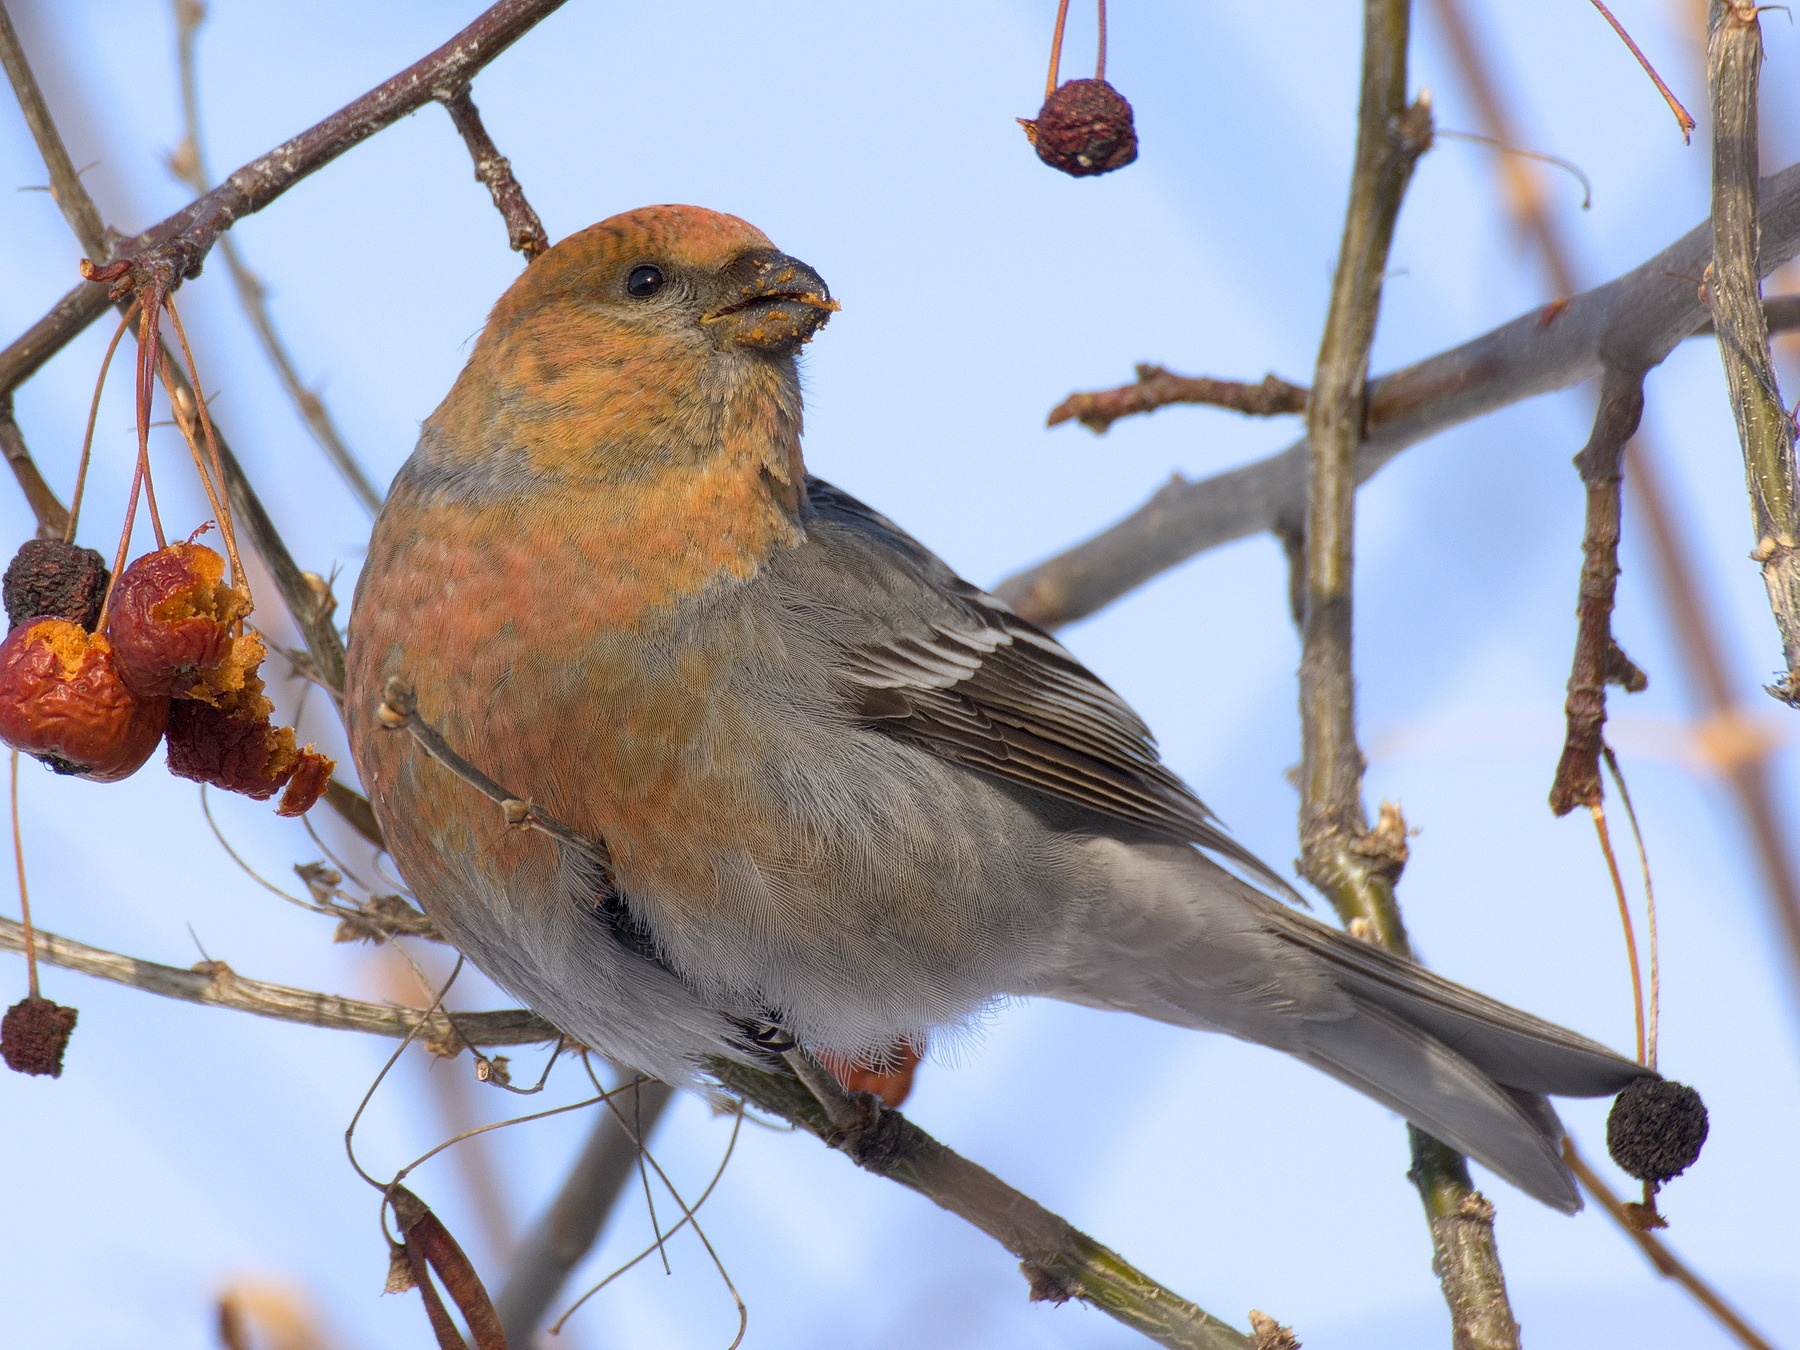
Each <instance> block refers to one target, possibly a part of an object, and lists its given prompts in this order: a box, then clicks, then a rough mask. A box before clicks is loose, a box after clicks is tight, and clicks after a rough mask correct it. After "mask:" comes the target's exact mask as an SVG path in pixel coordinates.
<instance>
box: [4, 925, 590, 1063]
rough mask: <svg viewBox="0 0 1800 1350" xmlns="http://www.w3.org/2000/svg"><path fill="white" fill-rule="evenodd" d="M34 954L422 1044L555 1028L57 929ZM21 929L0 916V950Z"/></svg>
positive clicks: (530, 1039)
mask: <svg viewBox="0 0 1800 1350" xmlns="http://www.w3.org/2000/svg"><path fill="white" fill-rule="evenodd" d="M32 931H33V935H34V937H35V939H36V942H37V957H38V960H39V961H43V962H47V963H48V964H50V965H53V966H61V967H63V968H64V969H65V970H75V971H80V972H81V973H82V974H83V975H92V976H94V977H95V978H96V979H102V980H111V981H112V982H113V983H114V984H124V985H130V986H131V987H132V988H134V989H142V990H145V991H146V992H148V993H152V994H160V995H162V996H163V997H164V998H174V999H181V1000H182V1001H184V1002H187V1003H206V1004H210V1005H212V1006H213V1007H216V1008H231V1009H234V1010H236V1011H238V1012H247V1013H255V1014H256V1015H257V1016H258V1017H270V1018H274V1019H275V1020H276V1021H279V1022H301V1023H304V1024H305V1025H307V1026H314V1027H329V1028H333V1029H335V1030H338V1031H364V1032H369V1033H370V1034H372V1035H376V1036H392V1037H395V1038H399V1037H403V1036H406V1035H408V1034H409V1033H411V1032H412V1031H413V1030H414V1029H415V1028H416V1029H417V1030H418V1033H419V1039H421V1040H423V1041H424V1042H425V1043H426V1044H428V1045H431V1046H435V1047H440V1048H444V1049H446V1050H455V1049H460V1048H461V1047H462V1046H463V1045H465V1044H467V1045H475V1046H483V1045H541V1044H547V1043H548V1042H550V1041H554V1040H556V1039H557V1037H558V1035H559V1034H560V1033H559V1032H558V1031H557V1029H556V1028H555V1027H553V1026H551V1025H550V1024H549V1023H548V1022H546V1021H545V1020H544V1019H543V1018H541V1017H539V1016H538V1015H537V1014H536V1013H534V1012H528V1011H526V1010H525V1009H523V1008H517V1009H508V1010H504V1011H500V1012H459V1013H456V1014H454V1024H453V1023H452V1018H451V1016H450V1015H447V1014H445V1013H443V1012H441V1011H439V1012H434V1013H431V1014H430V1015H429V1016H427V1015H426V1014H425V1013H424V1012H423V1011H422V1010H421V1009H418V1008H400V1007H395V1006H394V1005H393V1004H389V1003H366V1002H364V1001H362V1000H361V999H354V998H344V997H342V996H340V995H337V994H319V993H314V992H312V991H311V990H307V989H294V988H291V987H289V986H288V985H284V984H269V983H267V982H265V981H263V980H252V979H247V978H245V977H244V976H242V975H239V974H238V973H237V972H236V971H234V970H232V969H231V967H229V966H227V965H226V964H225V963H224V962H222V961H203V962H201V963H200V964H199V965H197V966H195V967H194V968H193V969H192V970H182V969H181V968H180V967H178V966H164V965H158V964H157V963H156V962H154V961H141V960H139V959H138V958H137V957H135V956H123V955H121V954H120V953H118V952H109V951H105V950H103V949H101V948H99V947H90V946H88V945H87V944H86V943H82V942H76V941H75V940H74V939H73V938H66V937H58V936H57V935H56V934H55V933H47V932H45V931H44V930H43V929H42V928H34V929H33V930H32ZM24 949H25V929H24V926H23V925H22V924H18V923H15V922H14V921H13V920H11V919H7V918H0V950H4V951H13V952H18V951H23V950H24Z"/></svg>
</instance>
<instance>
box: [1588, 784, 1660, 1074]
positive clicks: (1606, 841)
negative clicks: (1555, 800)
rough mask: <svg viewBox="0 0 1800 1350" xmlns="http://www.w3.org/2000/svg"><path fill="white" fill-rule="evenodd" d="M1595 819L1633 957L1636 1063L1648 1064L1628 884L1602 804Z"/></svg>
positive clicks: (1597, 806) (1591, 809)
mask: <svg viewBox="0 0 1800 1350" xmlns="http://www.w3.org/2000/svg"><path fill="white" fill-rule="evenodd" d="M1588 811H1589V812H1590V813H1591V814H1592V815H1593V817H1594V831H1595V833H1597V834H1598V835H1599V836H1600V851H1601V852H1602V853H1603V854H1605V855H1606V870H1607V871H1608V872H1609V873H1611V875H1612V884H1613V894H1614V895H1616V896H1618V898H1619V923H1620V925H1621V926H1622V927H1623V928H1624V929H1625V952H1626V955H1627V956H1629V957H1630V958H1631V1002H1632V1011H1633V1012H1634V1013H1635V1014H1636V1016H1637V1061H1638V1063H1639V1064H1648V1063H1649V1059H1648V1052H1647V1050H1646V1048H1645V1040H1644V980H1643V976H1642V975H1641V974H1640V973H1639V970H1638V946H1637V933H1636V931H1635V930H1634V929H1633V928H1632V926H1631V906H1630V905H1628V904H1627V903H1626V902H1625V881H1624V879H1623V878H1622V877H1621V876H1620V875H1619V860H1618V859H1617V858H1615V857H1614V856H1613V846H1612V836H1611V835H1610V834H1609V833H1608V832H1607V828H1606V808H1605V807H1604V806H1602V805H1601V804H1600V803H1599V802H1595V803H1593V804H1592V805H1591V806H1589V807H1588Z"/></svg>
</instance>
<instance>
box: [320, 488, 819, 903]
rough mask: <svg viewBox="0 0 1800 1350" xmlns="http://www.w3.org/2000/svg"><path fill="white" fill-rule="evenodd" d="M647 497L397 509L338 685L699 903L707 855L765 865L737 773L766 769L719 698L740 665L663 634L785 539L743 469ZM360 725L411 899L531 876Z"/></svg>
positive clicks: (738, 715) (782, 524)
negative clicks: (410, 721) (365, 696)
mask: <svg viewBox="0 0 1800 1350" xmlns="http://www.w3.org/2000/svg"><path fill="white" fill-rule="evenodd" d="M659 479H660V481H657V482H655V484H654V488H655V490H654V491H650V492H637V493H632V494H628V495H621V494H611V495H607V494H586V493H584V494H581V495H579V496H577V495H574V494H567V493H565V494H560V495H555V496H542V497H536V498H534V499H532V500H529V501H526V502H520V503H514V504H509V505H507V506H505V507H488V508H484V509H480V510H470V509H469V508H468V507H467V506H466V505H463V504H460V503H456V502H454V501H444V500H436V501H426V502H417V501H410V500H407V499H406V498H405V497H397V498H396V499H395V500H394V501H393V502H392V503H390V505H389V507H388V509H387V512H386V513H385V514H384V515H383V518H382V527H381V528H380V529H379V530H378V532H377V535H376V538H375V540H374V541H373V543H372V546H371V552H370V557H369V562H368V566H367V570H366V573H365V576H366V580H365V583H364V588H363V594H362V595H361V596H360V597H359V606H358V620H359V624H362V625H363V626H360V627H359V628H358V631H357V632H356V633H355V634H354V639H353V644H352V645H353V661H354V662H355V664H356V665H358V666H363V665H364V663H369V664H370V665H371V666H373V667H375V669H373V670H370V672H369V673H368V674H366V675H364V674H361V673H360V672H358V673H353V676H352V679H351V682H350V684H351V688H352V689H363V690H379V689H380V688H381V687H382V685H383V683H384V682H385V680H386V679H387V678H389V677H391V676H399V677H401V678H403V679H405V680H406V681H407V682H408V683H410V684H411V685H412V686H413V687H414V689H415V690H416V691H417V693H418V699H419V710H420V713H421V714H422V715H423V716H424V717H425V718H426V719H427V720H429V721H430V722H432V723H433V725H435V726H436V727H437V728H438V729H439V730H440V731H441V732H443V734H444V735H445V736H446V737H447V738H448V739H449V740H450V743H451V744H452V745H453V746H454V747H455V748H456V749H457V750H458V751H459V752H460V753H462V754H463V755H464V756H466V757H467V758H468V759H469V760H471V761H472V762H473V763H475V764H476V765H477V766H478V767H480V768H481V769H483V770H484V771H486V772H487V773H488V774H490V775H491V776H492V777H494V778H495V779H497V780H498V781H499V782H500V783H502V784H503V785H504V786H505V787H507V788H508V789H509V790H510V791H512V792H514V793H517V794H520V795H521V796H527V797H529V798H531V799H532V800H534V801H536V802H537V803H538V804H540V805H542V806H543V807H544V808H545V809H546V810H548V811H550V812H551V813H552V814H553V815H555V816H556V817H557V818H559V819H561V820H563V821H564V822H566V823H567V824H569V825H572V826H574V827H575V828H577V829H580V830H583V831H587V832H592V833H596V834H599V835H601V836H602V837H604V838H605V839H606V840H607V843H608V845H609V847H610V848H611V849H612V850H613V853H614V855H615V858H616V859H617V861H618V863H619V865H620V867H621V869H622V870H627V871H631V870H635V871H640V872H646V873H653V874H655V876H656V879H657V881H658V883H659V886H666V887H669V888H672V889H676V890H679V891H684V892H687V893H690V894H704V893H706V892H708V891H710V889H711V886H712V877H711V863H710V858H711V856H712V855H713V852H714V850H715V849H716V848H718V847H719V846H720V845H721V844H724V845H725V846H730V845H731V844H733V843H735V844H738V845H740V846H741V845H749V846H751V847H753V848H755V847H756V841H754V840H751V839H747V838H745V837H744V835H745V833H746V830H747V829H748V830H749V832H751V833H756V832H758V827H757V826H756V824H755V822H757V821H759V820H760V819H762V818H764V816H765V815H766V810H765V809H764V808H763V806H762V805H761V804H759V803H752V802H745V801H739V800H736V798H737V796H740V795H741V794H742V793H743V792H744V790H745V786H744V785H745V784H746V783H754V782H756V781H758V780H759V778H760V775H759V774H757V773H755V772H746V771H745V767H744V762H745V760H746V759H749V760H754V759H755V758H756V757H757V756H758V755H759V754H764V753H767V750H766V747H760V746H759V743H758V729H757V727H756V725H755V724H754V721H753V720H752V719H751V718H750V717H749V716H748V715H747V710H745V709H744V708H743V707H742V706H741V705H740V704H739V703H738V701H737V699H736V696H735V694H734V693H733V692H732V687H733V681H732V679H731V678H730V676H731V673H732V669H733V668H734V667H735V666H736V665H737V664H738V663H739V662H741V660H742V659H743V656H744V653H741V652H738V651H735V650H733V649H732V647H731V641H730V639H729V636H728V635H727V634H723V633H718V634H707V635H701V634H688V635H685V636H683V637H681V638H679V639H677V638H676V637H675V636H674V635H673V634H672V633H671V632H670V631H669V626H668V620H669V618H670V616H671V613H672V611H673V608H674V607H675V606H676V605H678V604H679V602H680V601H681V600H682V599H685V598H687V597H688V596H691V595H694V594H696V593H697V592H699V591H700V590H702V589H704V588H705V587H706V586H708V585H715V584H727V585H728V584H732V582H733V581H735V580H741V579H743V578H745V577H748V576H749V575H751V574H752V573H754V571H755V570H756V568H757V567H758V566H759V565H760V563H761V561H762V560H763V559H764V558H766V557H767V556H768V555H769V553H770V551H771V550H772V549H773V548H776V547H781V546H783V545H785V544H786V543H788V542H791V540H792V539H793V538H794V537H796V527H795V526H794V525H793V523H792V522H791V520H790V519H789V518H788V517H787V516H786V514H785V512H783V511H781V510H780V509H779V508H778V507H777V506H776V505H775V504H774V503H773V502H771V501H770V498H769V492H768V489H767V487H766V486H765V485H764V484H763V483H762V482H761V481H760V480H759V477H758V476H757V475H753V474H749V473H746V472H745V471H744V469H743V468H742V467H741V466H740V467H739V468H738V469H737V470H736V471H732V470H730V469H729V468H728V466H727V465H726V464H725V463H723V462H720V463H718V464H716V465H715V466H710V467H709V468H707V469H706V470H703V471H700V472H695V471H692V470H689V471H686V472H682V473H679V474H669V475H663V476H659ZM365 620H366V624H365V623H364V621H365ZM368 713H369V710H362V709H358V710H356V712H355V715H354V716H353V718H352V721H353V723H356V724H360V725H361V727H362V728H363V730H362V734H361V736H360V737H359V739H360V740H362V741H363V742H365V745H364V746H359V747H358V761H359V763H361V764H363V765H364V766H365V769H367V770H369V771H371V772H370V774H369V776H371V777H373V778H375V779H376V781H374V782H370V783H368V784H367V786H368V788H369V790H370V793H371V796H372V797H374V798H375V800H376V802H377V806H378V808H379V809H380V811H381V814H382V816H383V818H384V820H397V821H404V822H406V823H405V824H402V825H401V826H400V827H399V828H400V833H401V835H402V836H404V837H405V838H403V839H395V840H394V841H393V842H394V843H395V844H396V846H397V847H396V856H397V857H398V859H399V861H400V864H401V867H402V868H403V870H404V871H405V872H406V874H407V875H408V876H409V877H414V876H415V875H421V874H425V873H429V872H431V871H435V870H436V868H437V866H438V865H439V860H440V858H441V855H442V854H443V853H444V852H446V851H448V852H451V853H454V854H458V855H461V856H462V857H463V859H464V862H465V863H468V862H475V863H476V865H478V866H481V867H482V868H483V869H484V870H490V871H496V870H497V872H498V873H499V874H502V875H510V874H511V873H512V872H513V871H514V870H515V869H516V868H517V867H520V866H528V867H530V868H532V870H534V871H541V870H542V869H543V866H544V863H545V859H544V858H543V857H539V856H538V855H539V854H541V853H543V852H545V846H544V845H543V843H542V841H541V840H534V839H532V838H531V837H521V836H517V835H514V836H512V837H510V838H508V839H506V840H505V841H504V843H503V842H502V840H501V836H502V834H503V830H502V826H501V822H500V818H499V813H498V810H497V808H495V807H494V806H493V804H492V803H490V802H488V801H487V800H486V799H484V798H482V797H481V796H480V795H479V794H477V793H476V792H475V791H474V789H472V788H470V787H468V786H467V785H466V784H462V783H459V782H456V781H455V780H454V779H453V778H452V777H451V775H450V774H449V772H448V771H447V770H444V769H443V768H441V767H440V766H438V765H435V764H431V763H429V762H426V761H425V760H424V759H423V756H422V755H421V754H420V752H419V751H418V750H417V749H416V747H413V746H411V745H410V744H402V743H401V742H406V741H408V740H409V738H407V737H405V736H404V735H403V734H394V733H387V732H384V731H381V730H379V729H378V728H376V727H375V726H374V725H373V724H372V722H373V719H372V718H371V717H369V715H368ZM727 812H729V815H727V814H726V813H727ZM727 820H729V821H730V824H731V830H730V833H731V836H732V837H731V838H730V839H729V840H727V839H723V838H721V837H718V832H719V830H720V829H723V828H724V826H725V822H726V821H727ZM408 841H410V842H411V843H412V844H413V847H411V848H408V847H407V846H406V845H407V842H408ZM771 846H772V841H771ZM408 855H416V856H408ZM427 855H437V856H427ZM421 884H428V883H421Z"/></svg>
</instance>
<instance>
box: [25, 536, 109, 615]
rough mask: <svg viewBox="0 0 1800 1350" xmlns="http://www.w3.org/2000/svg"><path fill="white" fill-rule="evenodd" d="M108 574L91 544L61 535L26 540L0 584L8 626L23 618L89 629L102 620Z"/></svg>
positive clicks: (104, 561) (104, 563)
mask: <svg viewBox="0 0 1800 1350" xmlns="http://www.w3.org/2000/svg"><path fill="white" fill-rule="evenodd" d="M109 576H110V574H109V573H108V572H107V570H106V559H104V558H102V557H101V556H100V555H99V554H98V553H96V552H94V550H93V549H91V548H82V547H81V546H80V545H79V544H66V543H64V542H63V541H62V540H60V539H27V540H26V541H25V542H24V543H23V544H20V545H19V551H18V552H17V553H15V554H13V560H12V561H11V562H10V563H8V564H7V567H6V579H5V581H4V582H3V583H0V596H3V597H4V598H5V601H6V617H7V620H8V624H7V626H8V628H9V629H12V628H17V627H18V626H19V625H20V624H22V623H24V622H25V620H27V619H36V618H56V619H67V620H68V621H69V622H70V623H76V624H80V625H81V626H82V627H83V628H85V629H87V630H88V631H89V632H92V631H93V629H94V625H95V624H96V623H98V622H99V621H100V604H101V602H102V601H103V600H105V599H106V583H107V580H108V577H109Z"/></svg>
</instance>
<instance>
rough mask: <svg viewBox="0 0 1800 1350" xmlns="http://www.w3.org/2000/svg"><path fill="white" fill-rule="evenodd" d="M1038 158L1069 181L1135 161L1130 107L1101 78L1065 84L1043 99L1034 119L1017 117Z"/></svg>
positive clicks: (1135, 146) (1134, 141) (1135, 145)
mask: <svg viewBox="0 0 1800 1350" xmlns="http://www.w3.org/2000/svg"><path fill="white" fill-rule="evenodd" d="M1019 125H1021V126H1022V127H1024V128H1025V135H1026V137H1027V138H1028V139H1029V140H1030V141H1031V143H1032V145H1034V146H1035V147H1037V154H1038V158H1039V159H1041V160H1043V161H1044V163H1046V164H1048V165H1049V166H1050V167H1051V168H1053V169H1061V170H1062V171H1063V172H1064V173H1066V174H1068V175H1069V176H1070V177H1072V178H1087V177H1090V176H1091V175H1093V174H1098V173H1111V172H1112V171H1113V170H1114V169H1122V168H1124V167H1125V166H1126V165H1127V164H1129V163H1131V161H1132V160H1134V159H1136V158H1137V128H1136V127H1135V126H1134V125H1133V124H1132V119H1131V105H1130V104H1129V103H1127V102H1126V101H1125V96H1124V95H1123V94H1121V93H1120V92H1119V91H1118V90H1117V89H1114V88H1113V87H1112V86H1111V85H1110V84H1108V83H1107V82H1106V81H1105V80H1069V81H1068V82H1067V83H1065V84H1062V85H1059V86H1058V87H1057V89H1056V92H1055V93H1053V94H1051V95H1050V97H1049V98H1047V99H1045V100H1044V106H1043V107H1042V108H1041V109H1039V110H1038V115H1037V120H1036V121H1031V122H1028V121H1026V120H1025V119H1024V118H1020V119H1019Z"/></svg>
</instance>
